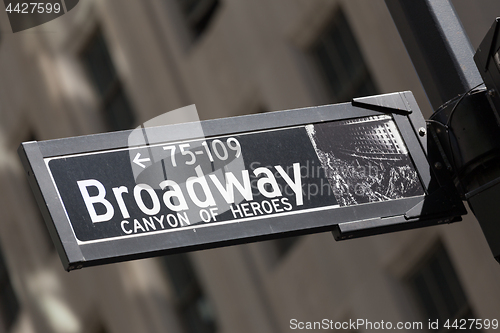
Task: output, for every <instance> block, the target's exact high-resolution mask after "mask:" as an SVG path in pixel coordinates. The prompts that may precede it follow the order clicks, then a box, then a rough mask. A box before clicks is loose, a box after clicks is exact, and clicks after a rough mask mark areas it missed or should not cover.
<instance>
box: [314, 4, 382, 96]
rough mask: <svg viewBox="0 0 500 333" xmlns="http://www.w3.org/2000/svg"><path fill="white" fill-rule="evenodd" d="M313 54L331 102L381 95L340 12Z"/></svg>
mask: <svg viewBox="0 0 500 333" xmlns="http://www.w3.org/2000/svg"><path fill="white" fill-rule="evenodd" d="M310 51H311V55H312V58H313V59H314V62H315V63H316V65H317V69H318V72H319V74H320V76H321V77H322V79H323V80H324V83H325V86H326V88H327V89H326V90H327V95H328V98H329V100H330V101H331V102H334V103H339V102H347V101H350V100H351V99H352V98H354V97H360V96H369V95H375V94H376V93H377V89H376V87H375V83H374V82H373V80H372V78H371V76H370V73H369V71H368V67H367V66H366V63H365V61H364V60H363V55H362V54H361V51H360V49H359V46H358V44H357V42H356V39H355V37H354V34H353V33H352V30H351V28H350V27H349V24H348V22H347V19H346V17H345V16H344V13H343V12H342V11H341V10H340V9H339V10H338V11H337V13H336V15H335V17H334V18H333V20H332V23H331V24H330V25H329V26H328V27H327V28H326V29H325V30H324V31H323V33H322V34H321V35H320V36H319V38H318V39H317V41H316V42H315V43H314V44H313V45H312V47H311V50H310Z"/></svg>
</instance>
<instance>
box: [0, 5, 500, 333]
mask: <svg viewBox="0 0 500 333" xmlns="http://www.w3.org/2000/svg"><path fill="white" fill-rule="evenodd" d="M453 4H454V5H455V7H456V10H457V13H458V14H459V16H460V18H461V19H462V22H463V24H464V26H465V28H466V30H467V32H468V34H469V37H470V39H471V42H472V44H473V46H474V48H477V46H478V45H479V42H480V41H481V39H482V37H483V36H484V34H485V33H486V31H487V30H488V28H489V27H490V25H491V24H492V22H493V19H494V18H495V16H500V3H499V2H498V1H497V0H481V1H474V2H472V1H467V0H453ZM0 31H1V35H0V188H1V191H0V207H1V212H2V216H1V218H0V228H1V231H0V248H1V256H0V332H85V333H87V332H88V333H94V332H95V333H105V332H106V333H108V332H110V333H115V332H116V333H118V332H120V333H122V332H173V333H177V332H178V333H215V332H217V333H230V332H231V333H232V332H239V333H247V332H248V333H252V332H259V333H260V332H262V333H264V332H277V333H281V332H289V331H290V330H291V328H290V320H292V319H296V320H297V321H303V322H304V321H321V320H322V319H324V318H327V319H330V320H334V321H346V320H347V321H348V320H349V319H352V320H355V319H358V318H362V319H366V320H370V321H373V322H375V321H381V320H384V321H386V322H387V321H391V322H394V323H396V322H405V321H411V322H413V321H421V322H423V323H424V328H425V325H426V323H427V321H428V318H438V319H454V318H483V319H500V318H499V314H500V286H499V284H498V280H499V278H500V267H499V265H498V264H497V263H496V262H495V261H494V259H493V257H492V256H491V254H490V252H489V248H488V246H487V244H486V242H485V240H484V237H483V235H482V232H481V230H480V228H479V225H478V224H477V222H476V221H475V220H474V218H473V216H472V215H471V214H469V215H468V216H466V217H465V219H464V221H463V222H459V223H455V224H452V225H445V226H438V227H431V228H424V229H418V230H412V231H405V232H399V233H394V234H387V235H381V236H374V237H369V238H363V239H356V240H350V241H344V242H338V243H337V242H335V241H334V240H333V237H332V235H331V234H330V233H324V234H317V235H309V236H303V237H299V238H289V239H283V240H277V241H268V242H261V243H254V244H247V245H240V246H233V247H229V248H221V249H213V250H207V251H200V252H194V253H189V254H184V255H178V256H170V257H160V258H152V259H146V260H139V261H133V262H126V263H120V264H113V265H107V266H102V267H93V268H88V269H84V270H81V271H74V272H71V273H66V272H65V271H64V270H63V269H62V266H61V264H60V262H59V258H58V256H57V254H56V252H55V250H54V248H53V247H52V245H51V241H50V238H49V236H48V234H47V232H46V231H45V226H44V223H43V221H42V219H41V217H40V214H39V213H38V208H37V207H36V204H35V202H34V199H33V197H32V195H31V192H30V189H29V187H28V185H27V181H26V180H25V175H24V171H23V170H22V167H21V165H20V162H19V160H18V157H17V155H16V149H17V147H18V145H19V143H20V142H23V141H28V140H47V139H54V138H60V137H67V136H76V135H84V134H92V133H98V132H103V131H110V130H120V129H126V128H133V127H135V126H138V125H140V124H141V123H144V122H145V121H147V120H149V119H151V118H153V117H155V116H157V115H160V114H162V113H164V112H167V111H170V110H174V109H176V108H179V107H182V106H186V105H189V104H193V103H194V104H196V106H197V109H198V112H199V114H200V117H201V118H202V119H210V118H219V117H228V116H236V115H242V114H250V113H257V112H265V111H270V110H283V109H291V108H298V107H305V106H315V105H321V104H327V103H337V102H344V101H349V100H350V99H351V98H352V97H355V96H363V95H372V94H377V93H387V92H395V91H403V90H411V91H413V93H414V94H415V96H416V98H417V101H418V102H419V105H420V107H421V109H422V111H423V112H424V114H425V116H426V117H428V116H429V115H430V113H431V112H432V111H431V108H430V106H429V104H428V102H427V100H426V97H425V94H424V91H423V89H422V87H421V86H420V83H419V80H418V77H417V75H416V73H415V72H414V70H413V67H412V64H411V61H410V60H409V57H408V55H407V53H406V51H405V48H404V46H403V44H402V42H401V40H400V37H399V35H398V32H397V30H396V28H395V26H394V24H393V22H392V19H391V17H390V15H389V12H388V10H387V8H386V7H385V4H384V2H383V1H382V0H375V1H366V0H349V1H348V0H272V1H267V0H252V1H245V0H239V1H237V0H234V1H228V0H190V1H189V0H147V1H123V0H93V1H91V0H86V1H80V3H79V4H78V6H77V7H76V8H75V9H73V10H72V11H70V12H69V13H68V14H66V15H64V16H62V17H60V18H58V19H56V20H54V21H52V22H49V23H47V24H44V25H42V26H39V27H35V28H32V29H30V30H27V31H24V32H19V33H16V34H12V33H11V32H10V28H9V26H8V21H7V16H6V13H5V12H2V13H1V14H0ZM360 331H363V330H360ZM408 331H411V330H408Z"/></svg>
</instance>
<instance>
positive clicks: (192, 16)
mask: <svg viewBox="0 0 500 333" xmlns="http://www.w3.org/2000/svg"><path fill="white" fill-rule="evenodd" d="M177 3H178V4H179V7H180V8H181V11H182V14H183V15H184V18H185V20H186V24H187V26H188V28H189V30H190V32H191V34H192V35H193V37H194V38H197V37H198V36H200V35H201V34H202V33H203V32H204V31H205V30H206V28H207V27H208V25H209V23H210V21H211V20H212V18H213V17H214V14H215V12H216V11H217V8H218V7H219V0H177Z"/></svg>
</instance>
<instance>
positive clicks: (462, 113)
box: [385, 0, 500, 262]
mask: <svg viewBox="0 0 500 333" xmlns="http://www.w3.org/2000/svg"><path fill="white" fill-rule="evenodd" d="M385 2H386V4H387V7H388V8H389V11H390V12H391V15H392V17H393V20H394V22H395V24H396V27H397V28H398V30H399V33H400V35H401V38H402V39H403V42H404V44H405V46H406V49H407V50H408V53H409V55H410V57H411V59H412V62H413V64H414V66H415V69H416V70H417V73H418V75H419V77H420V80H421V82H422V84H423V86H424V89H425V91H426V93H427V96H428V97H429V100H430V102H431V104H432V106H433V108H434V110H436V112H435V113H434V114H433V116H432V117H431V119H433V120H432V122H433V123H431V124H432V127H433V129H432V130H433V131H435V133H437V135H436V136H437V137H439V141H440V144H441V145H442V146H443V147H444V153H445V154H446V155H447V157H448V158H449V160H450V161H451V162H452V166H450V171H452V172H453V178H454V181H455V184H456V187H457V190H458V192H459V193H460V195H461V196H462V198H463V199H464V200H467V202H468V203H469V207H470V208H471V210H472V211H473V213H474V215H475V216H476V218H477V219H478V221H479V224H480V225H481V228H482V229H483V232H484V235H485V237H486V240H487V241H488V244H489V246H490V249H491V251H492V253H493V256H494V257H495V259H496V260H497V261H499V262H500V221H499V219H500V218H499V216H500V205H499V204H498V202H499V199H500V153H499V152H500V116H499V112H500V110H497V108H498V107H496V106H495V105H500V103H499V100H498V94H499V93H498V87H497V86H496V82H500V75H499V74H498V71H500V65H498V66H497V67H495V65H490V64H494V63H496V62H495V60H497V58H498V59H500V56H498V54H499V52H500V51H499V49H498V46H497V45H500V42H499V41H498V40H496V39H498V30H499V29H498V27H497V25H496V24H494V25H493V27H492V28H491V30H490V32H489V33H488V34H487V36H486V38H485V40H484V41H483V43H482V44H481V47H480V49H479V51H478V53H477V55H476V62H477V63H478V64H479V66H480V69H481V73H482V74H480V71H479V70H478V67H476V62H475V61H474V51H473V49H472V47H471V44H470V42H469V39H468V38H467V35H466V33H465V31H464V29H463V27H462V24H461V23H460V20H459V19H458V17H457V15H456V13H455V10H454V8H453V6H452V4H451V3H450V1H449V0H385ZM498 63H499V64H500V60H498ZM497 68H498V70H497ZM483 78H485V80H486V86H487V91H486V90H480V91H473V92H472V90H473V89H474V88H475V87H476V86H479V85H481V83H483ZM458 95H461V97H460V98H456V97H457V96H458ZM448 101H450V102H449V103H446V102H448ZM445 103H446V104H445ZM440 106H442V107H440ZM434 127H435V128H434Z"/></svg>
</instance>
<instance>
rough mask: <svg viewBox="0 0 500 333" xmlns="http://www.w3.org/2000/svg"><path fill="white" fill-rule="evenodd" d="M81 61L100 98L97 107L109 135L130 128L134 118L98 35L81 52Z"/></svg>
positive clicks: (102, 39) (102, 37) (103, 43)
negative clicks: (102, 115) (100, 111)
mask: <svg viewBox="0 0 500 333" xmlns="http://www.w3.org/2000/svg"><path fill="white" fill-rule="evenodd" d="M81 56H82V60H83V62H84V65H85V68H86V70H87V72H88V74H89V77H90V80H91V82H92V84H93V86H94V88H95V90H96V91H97V93H98V96H99V98H100V107H101V109H102V111H103V113H104V118H105V121H106V124H107V127H108V130H110V131H118V130H125V129H130V128H133V127H134V123H135V116H134V112H133V111H132V108H131V107H130V103H129V102H128V99H127V96H126V94H125V91H124V89H123V86H122V84H121V82H120V79H119V78H118V75H117V72H116V70H115V66H114V65H113V61H112V60H111V57H110V55H109V51H108V47H107V45H106V41H105V40H104V36H103V34H102V32H101V31H97V32H96V33H95V34H94V36H93V37H92V38H91V40H90V41H89V43H88V44H87V45H86V47H85V48H84V50H83V52H82V54H81Z"/></svg>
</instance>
